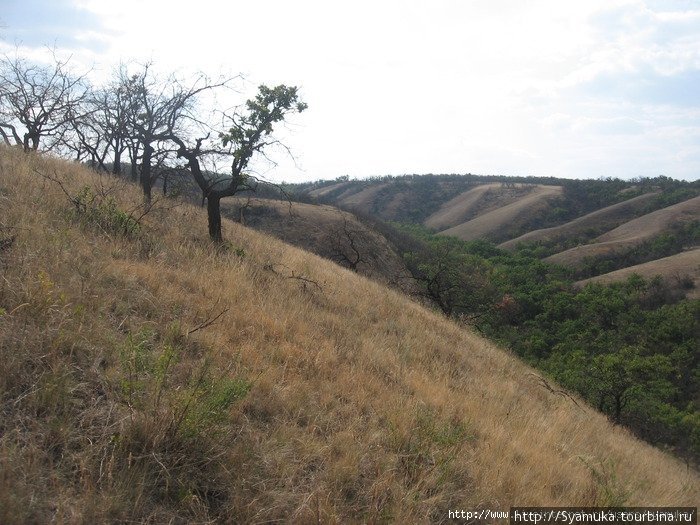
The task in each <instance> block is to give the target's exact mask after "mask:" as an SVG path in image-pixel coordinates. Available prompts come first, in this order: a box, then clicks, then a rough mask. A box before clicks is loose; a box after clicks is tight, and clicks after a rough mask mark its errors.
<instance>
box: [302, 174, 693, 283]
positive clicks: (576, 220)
mask: <svg viewBox="0 0 700 525" xmlns="http://www.w3.org/2000/svg"><path fill="white" fill-rule="evenodd" d="M292 189H293V192H295V194H296V195H298V196H301V197H302V198H305V199H310V200H311V201H315V200H318V201H319V202H323V203H326V204H329V205H333V206H339V207H342V208H344V209H348V210H355V211H357V212H359V213H361V214H363V215H368V216H372V217H376V218H378V219H381V220H385V221H396V222H400V223H409V224H422V225H424V226H425V227H427V228H430V229H432V230H433V231H435V232H437V233H439V234H440V235H446V236H454V237H458V238H460V239H462V240H478V239H485V240H490V241H493V242H497V243H500V245H499V247H501V248H503V249H508V250H513V249H515V248H516V247H517V246H518V245H521V244H522V245H523V246H524V247H525V248H527V249H530V250H533V249H534V250H536V252H537V253H540V254H541V255H540V257H543V258H545V260H546V261H548V262H552V263H556V264H563V265H565V266H571V267H572V268H580V264H581V262H582V261H584V260H585V261H586V265H587V267H586V268H587V269H586V270H585V273H586V275H584V276H585V277H588V276H592V275H597V274H602V273H609V272H610V271H611V270H617V269H622V268H623V266H624V265H628V266H629V265H633V266H634V265H636V264H639V263H642V262H648V261H649V258H648V257H651V258H662V257H667V256H670V255H673V254H674V253H680V252H681V251H684V250H688V249H690V248H693V247H694V246H695V244H694V243H697V242H698V240H697V239H696V237H697V236H696V235H695V234H694V233H692V232H690V233H688V232H685V233H683V234H681V235H680V236H679V234H678V232H677V231H676V229H677V226H678V225H679V224H688V223H692V222H693V221H698V220H700V211H699V210H698V206H697V204H696V203H697V202H698V201H697V199H698V195H700V182H697V181H696V182H693V183H689V182H684V181H674V180H673V179H669V178H668V177H663V176H661V177H657V178H655V179H636V180H633V181H621V180H619V179H597V180H567V179H557V178H554V177H544V178H537V177H523V178H518V177H499V176H476V175H471V174H468V175H462V176H460V175H424V176H416V175H410V176H403V177H377V178H374V179H371V180H348V179H347V178H344V179H343V180H339V181H319V182H317V183H313V184H301V185H297V186H293V187H292ZM663 210H665V211H663ZM669 239H670V240H669ZM645 243H656V244H660V245H663V246H662V248H661V249H659V250H656V248H655V249H654V250H652V252H650V254H649V256H648V257H647V258H645V256H644V255H643V254H640V253H635V254H633V255H632V256H630V257H629V261H627V256H626V255H624V256H623V257H620V256H619V254H627V253H628V252H629V251H630V250H643V249H644V246H645ZM657 252H658V253H657ZM611 257H616V258H617V259H618V260H616V261H613V262H611V261H610V260H609V259H610V258H611ZM599 258H601V259H604V262H601V263H595V260H596V259H599ZM680 260H684V261H685V260H686V259H685V258H681V259H680ZM621 265H623V266H621ZM577 271H578V270H577ZM613 275H623V274H622V273H621V274H613Z"/></svg>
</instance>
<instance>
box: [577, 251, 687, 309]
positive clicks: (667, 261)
mask: <svg viewBox="0 0 700 525" xmlns="http://www.w3.org/2000/svg"><path fill="white" fill-rule="evenodd" d="M632 274H637V275H639V276H641V277H644V278H646V279H653V278H654V277H656V276H660V277H661V278H662V279H664V280H665V281H666V282H667V283H668V286H671V287H672V286H675V287H682V286H685V287H686V288H688V293H687V297H688V298H689V299H700V248H695V249H693V250H688V251H686V252H681V253H677V254H676V255H671V256H669V257H662V258H661V259H656V260H654V261H649V262H646V263H642V264H635V265H634V266H628V267H627V268H623V269H621V270H615V271H613V272H609V273H605V274H602V275H597V276H595V277H590V278H588V279H582V280H580V281H577V282H576V285H577V286H585V285H586V284H588V283H591V282H594V283H611V282H618V281H624V280H625V279H627V278H629V276H630V275H632Z"/></svg>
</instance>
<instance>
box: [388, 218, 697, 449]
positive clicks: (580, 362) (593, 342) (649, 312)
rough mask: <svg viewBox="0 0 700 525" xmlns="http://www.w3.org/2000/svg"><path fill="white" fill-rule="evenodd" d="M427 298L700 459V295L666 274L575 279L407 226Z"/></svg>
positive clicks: (651, 436) (400, 241) (411, 257)
mask: <svg viewBox="0 0 700 525" xmlns="http://www.w3.org/2000/svg"><path fill="white" fill-rule="evenodd" d="M385 233H386V234H387V235H389V236H390V237H392V240H393V242H394V243H395V244H396V245H398V246H400V247H402V248H403V251H404V259H405V261H406V263H407V266H408V268H409V269H410V271H411V273H412V274H413V275H414V277H415V279H416V281H417V282H418V283H419V284H420V285H421V287H422V291H423V295H424V296H425V297H426V298H428V299H429V300H431V301H433V302H434V303H435V304H436V305H437V306H438V307H439V308H440V309H441V310H442V311H443V312H445V313H446V314H448V315H452V316H454V317H457V318H461V319H463V320H465V321H466V322H468V323H469V324H471V325H473V326H474V327H475V328H477V329H478V330H479V331H481V332H482V333H483V334H484V335H485V336H487V337H489V338H490V339H492V340H495V341H497V342H499V343H500V344H502V345H504V346H506V347H507V348H510V349H512V350H513V351H514V352H515V353H516V354H518V355H519V356H521V357H522V358H524V359H525V360H526V361H528V362H529V363H531V364H533V365H534V366H536V367H538V368H540V369H541V370H543V371H545V372H547V373H548V374H549V375H551V377H552V378H554V379H555V380H556V381H558V382H559V383H560V384H562V385H563V386H565V387H567V388H570V389H572V390H574V391H576V392H578V393H579V394H580V395H581V396H582V397H584V398H585V399H586V400H587V401H588V402H589V403H590V404H591V405H592V406H594V407H596V408H597V409H599V410H601V411H602V412H604V413H605V414H608V415H609V417H610V418H611V419H612V420H613V421H614V422H616V423H619V424H624V425H626V426H628V427H629V428H631V429H632V430H633V431H634V432H635V433H637V434H638V435H639V436H641V437H643V438H645V439H647V440H648V441H650V442H653V443H657V444H664V445H669V446H672V447H675V449H676V450H677V451H678V452H680V453H681V454H684V455H687V456H690V457H693V458H694V460H696V461H697V460H698V459H700V411H699V406H698V405H699V403H700V354H699V353H698V351H697V341H698V338H699V337H700V301H698V300H679V296H678V294H677V293H674V292H673V291H672V290H670V289H669V288H668V287H667V286H666V285H665V284H664V283H663V281H662V280H661V279H658V278H657V279H652V280H650V281H649V280H645V279H643V278H641V277H639V276H637V275H633V276H632V277H630V278H629V279H628V280H627V281H626V282H623V283H619V284H615V285H599V284H591V285H588V286H587V287H585V288H583V289H582V290H578V289H576V288H575V287H573V285H572V278H571V274H570V273H569V271H568V270H566V269H564V268H559V267H554V266H550V265H548V264H546V263H544V262H542V261H541V260H539V259H537V258H535V257H533V256H532V255H530V254H528V253H527V252H523V251H520V252H516V253H510V252H505V251H501V250H499V249H497V248H496V247H495V246H494V245H493V244H491V243H488V242H485V241H472V242H463V241H460V240H458V239H454V238H444V237H437V236H434V235H432V234H430V233H429V232H428V231H427V230H425V229H424V228H421V227H418V226H405V225H404V226H399V230H398V231H394V233H392V232H391V231H390V230H389V229H385Z"/></svg>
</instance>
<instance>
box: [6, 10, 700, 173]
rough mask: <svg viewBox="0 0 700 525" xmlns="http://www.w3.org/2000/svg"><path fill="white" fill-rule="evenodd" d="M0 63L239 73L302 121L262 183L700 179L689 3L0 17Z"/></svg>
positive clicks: (694, 22)
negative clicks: (8, 57)
mask: <svg viewBox="0 0 700 525" xmlns="http://www.w3.org/2000/svg"><path fill="white" fill-rule="evenodd" d="M0 26H1V27H0V38H2V41H0V52H11V53H14V50H15V48H17V47H19V51H20V53H22V54H27V55H29V56H32V57H34V58H39V59H40V58H41V57H42V55H44V56H45V55H46V50H45V48H44V46H46V45H47V44H48V45H55V46H56V47H57V48H58V49H60V50H63V51H66V52H71V53H72V54H73V57H74V59H73V60H74V61H75V62H76V63H77V64H83V65H87V66H91V67H94V75H95V77H96V78H99V76H100V75H106V74H108V73H109V71H110V70H111V69H112V68H113V67H114V65H115V64H117V63H118V62H119V61H120V60H123V61H129V60H139V61H144V60H153V61H154V62H155V64H156V65H157V67H158V68H159V69H160V70H162V71H168V70H178V71H181V72H183V73H187V72H191V71H195V70H203V71H206V72H208V73H210V74H218V73H224V74H231V73H239V72H240V73H244V74H245V75H246V78H248V79H249V81H250V85H251V86H253V87H254V86H255V85H257V84H259V83H266V84H275V83H286V84H292V85H298V86H300V87H301V93H302V97H303V99H304V100H305V101H306V102H307V103H308V104H309V109H308V111H307V112H304V113H303V114H301V115H299V116H298V117H297V118H295V119H294V123H293V125H292V126H290V132H289V136H288V137H286V138H285V141H286V142H287V143H288V144H289V146H290V147H291V149H292V151H293V152H294V154H295V157H296V161H295V162H292V161H291V160H289V159H286V158H284V157H280V163H279V165H278V167H277V168H276V169H275V170H274V171H272V172H270V173H268V177H269V178H271V179H275V180H283V179H284V180H287V181H301V180H312V179H319V178H335V177H337V176H340V175H346V174H347V175H350V176H351V177H364V176H369V175H385V174H395V175H398V174H404V173H476V174H504V175H541V176H547V175H553V176H558V177H567V178H574V177H576V178H582V177H593V178H596V177H601V176H614V177H622V178H629V177H635V176H656V175H660V174H664V175H668V176H671V177H675V178H685V179H689V180H696V179H698V178H700V2H697V1H671V0H669V1H640V0H601V1H599V0H586V1H573V0H571V1H564V0H541V1H523V0H462V1H458V0H431V1H428V0H422V1H419V0H397V1H384V0H373V1H364V0H354V1H352V2H350V1H347V2H342V3H341V2H332V1H325V2H324V1H305V0H299V1H290V0H266V1H264V2H255V1H246V2H243V1H239V0H230V1H213V0H196V1H189V2H177V1H165V0H119V1H103V0H53V1H49V0H46V1H39V0H0Z"/></svg>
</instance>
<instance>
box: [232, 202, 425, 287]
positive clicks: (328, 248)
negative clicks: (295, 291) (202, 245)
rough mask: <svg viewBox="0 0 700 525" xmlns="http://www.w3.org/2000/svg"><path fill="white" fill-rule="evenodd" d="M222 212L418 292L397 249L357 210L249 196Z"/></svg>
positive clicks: (287, 240) (373, 276)
mask: <svg viewBox="0 0 700 525" xmlns="http://www.w3.org/2000/svg"><path fill="white" fill-rule="evenodd" d="M222 213H223V214H224V215H226V216H228V217H230V218H232V219H234V220H238V221H240V222H242V223H243V224H245V225H246V226H249V227H251V228H254V229H256V230H259V231H262V232H265V233H267V234H270V235H273V236H274V237H276V238H278V239H281V240H282V241H284V242H287V243H289V244H292V245H294V246H298V247H300V248H302V249H304V250H307V251H310V252H313V253H315V254H317V255H320V256H321V257H324V258H326V259H330V260H332V261H334V262H336V263H338V264H340V265H341V266H345V267H346V268H350V267H353V266H354V269H355V270H356V271H357V272H358V273H360V274H362V275H366V276H368V277H370V278H372V279H375V280H378V281H379V282H383V283H385V284H389V285H391V286H394V287H397V288H399V289H400V290H402V291H404V292H407V293H413V292H414V291H415V286H414V284H413V281H412V279H410V275H409V273H408V271H407V270H406V267H405V264H404V263H403V260H402V259H401V256H400V255H399V254H397V253H396V249H395V248H394V247H393V246H392V245H391V243H390V242H389V241H388V240H387V239H386V238H385V237H384V236H383V235H382V234H381V233H379V232H378V231H376V230H375V229H373V228H372V227H371V226H370V225H367V224H364V223H363V222H361V221H360V220H359V219H358V218H357V217H356V216H355V215H353V214H352V213H349V212H346V211H342V210H339V209H338V208H335V207H332V206H326V205H316V204H305V203H300V202H290V201H284V200H275V199H248V198H234V199H229V200H228V201H224V203H223V204H222ZM241 217H243V220H242V221H241Z"/></svg>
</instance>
